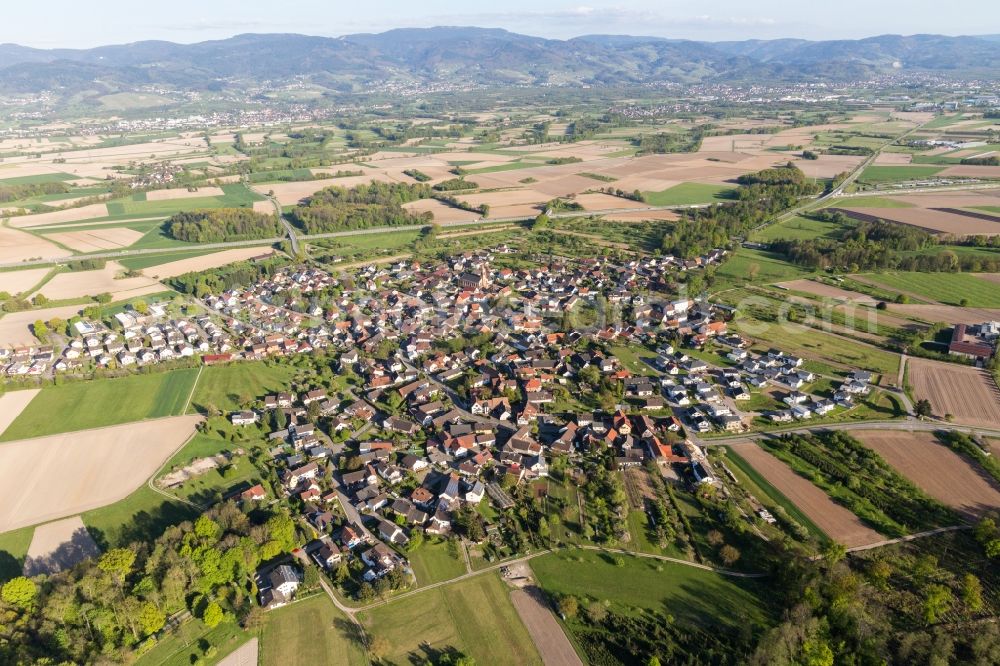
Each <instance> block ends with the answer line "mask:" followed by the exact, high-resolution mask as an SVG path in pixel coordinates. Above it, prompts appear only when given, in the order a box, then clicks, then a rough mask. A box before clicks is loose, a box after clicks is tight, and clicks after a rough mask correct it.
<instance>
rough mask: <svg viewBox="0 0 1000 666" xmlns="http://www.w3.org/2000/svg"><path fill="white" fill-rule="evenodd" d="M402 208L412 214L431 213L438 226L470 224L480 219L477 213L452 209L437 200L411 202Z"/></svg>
mask: <svg viewBox="0 0 1000 666" xmlns="http://www.w3.org/2000/svg"><path fill="white" fill-rule="evenodd" d="M403 208H405V209H406V210H408V211H410V212H412V213H432V214H433V215H434V221H435V222H437V223H438V224H449V223H455V222H471V221H473V220H478V219H479V218H480V217H481V215H480V214H479V213H472V212H469V211H467V210H462V209H461V208H453V207H451V206H448V205H446V204H443V203H441V202H440V201H438V200H437V199H421V200H419V201H411V202H410V203H407V204H403Z"/></svg>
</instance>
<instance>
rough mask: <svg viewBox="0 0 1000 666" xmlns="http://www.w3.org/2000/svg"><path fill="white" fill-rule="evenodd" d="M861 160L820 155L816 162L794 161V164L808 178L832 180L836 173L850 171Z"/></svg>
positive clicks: (841, 156)
mask: <svg viewBox="0 0 1000 666" xmlns="http://www.w3.org/2000/svg"><path fill="white" fill-rule="evenodd" d="M863 160H864V158H863V157H856V156H854V155H820V156H819V159H816V160H794V163H795V166H797V167H798V168H799V169H801V170H802V173H804V174H805V175H807V176H809V177H810V178H833V177H834V176H836V175H837V174H838V173H843V172H845V171H852V170H853V169H854V168H855V167H857V166H858V165H859V164H861V162H862V161H863Z"/></svg>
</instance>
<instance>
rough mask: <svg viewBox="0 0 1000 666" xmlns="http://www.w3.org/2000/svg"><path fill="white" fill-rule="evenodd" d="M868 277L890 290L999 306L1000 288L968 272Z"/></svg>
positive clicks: (970, 304) (948, 301) (947, 301)
mask: <svg viewBox="0 0 1000 666" xmlns="http://www.w3.org/2000/svg"><path fill="white" fill-rule="evenodd" d="M865 277H867V278H868V279H869V280H871V281H874V282H876V283H878V284H880V285H883V286H885V287H887V288H889V289H895V290H896V291H898V292H901V293H909V294H916V295H917V296H919V297H921V298H924V299H926V300H928V301H932V302H933V301H937V302H939V303H945V304H947V305H961V306H962V307H966V306H968V307H977V308H1000V289H997V285H996V283H992V282H990V281H989V280H984V279H982V278H980V277H977V276H975V275H970V274H968V273H878V274H873V275H867V276H865ZM963 301H965V302H963Z"/></svg>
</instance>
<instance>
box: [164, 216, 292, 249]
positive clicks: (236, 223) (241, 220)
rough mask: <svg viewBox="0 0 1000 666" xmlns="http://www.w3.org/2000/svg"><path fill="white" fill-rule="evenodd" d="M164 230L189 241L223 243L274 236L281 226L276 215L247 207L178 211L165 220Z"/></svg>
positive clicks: (278, 234) (281, 230)
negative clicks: (165, 226) (165, 228)
mask: <svg viewBox="0 0 1000 666" xmlns="http://www.w3.org/2000/svg"><path fill="white" fill-rule="evenodd" d="M167 232H168V233H169V234H170V235H171V236H172V237H174V238H176V239H177V240H182V241H187V242H189V243H223V242H226V241H235V240H255V239H261V238H275V237H277V236H281V235H282V234H283V229H282V227H281V222H279V221H278V218H277V216H276V215H265V214H263V213H258V212H256V211H253V210H251V209H249V208H217V209H212V210H194V211H189V212H182V213H177V214H176V215H174V216H173V217H171V218H170V219H169V220H167Z"/></svg>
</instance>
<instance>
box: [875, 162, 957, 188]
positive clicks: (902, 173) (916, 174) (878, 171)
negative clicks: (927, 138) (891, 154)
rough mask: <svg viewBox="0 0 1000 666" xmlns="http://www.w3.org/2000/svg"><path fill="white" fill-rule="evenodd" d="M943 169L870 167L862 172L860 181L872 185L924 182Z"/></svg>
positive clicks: (937, 167)
mask: <svg viewBox="0 0 1000 666" xmlns="http://www.w3.org/2000/svg"><path fill="white" fill-rule="evenodd" d="M943 168H944V167H939V166H870V167H868V168H867V169H865V170H864V171H863V172H861V176H860V177H859V178H858V180H860V181H862V182H865V183H872V184H879V183H898V182H902V181H907V180H922V179H924V178H930V177H931V176H933V175H934V174H936V173H939V172H940V171H941V170H942V169H943Z"/></svg>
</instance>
